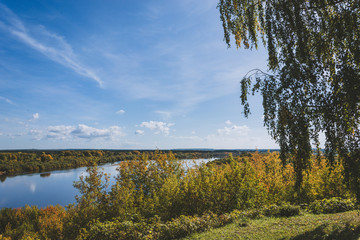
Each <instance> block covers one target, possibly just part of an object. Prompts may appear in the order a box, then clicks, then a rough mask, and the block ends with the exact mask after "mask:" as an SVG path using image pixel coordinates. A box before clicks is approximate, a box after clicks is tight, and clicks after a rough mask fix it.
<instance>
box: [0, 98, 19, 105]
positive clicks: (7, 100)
mask: <svg viewBox="0 0 360 240" xmlns="http://www.w3.org/2000/svg"><path fill="white" fill-rule="evenodd" d="M0 100H3V101H5V102H7V103H9V104H12V105H15V103H14V102H13V101H11V100H10V99H8V98H5V97H2V96H0Z"/></svg>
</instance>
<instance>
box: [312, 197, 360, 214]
mask: <svg viewBox="0 0 360 240" xmlns="http://www.w3.org/2000/svg"><path fill="white" fill-rule="evenodd" d="M354 209H355V203H354V201H353V200H352V199H342V198H337V197H334V198H330V199H323V200H317V201H314V202H312V203H310V204H309V206H308V210H309V211H310V212H312V213H315V214H320V213H338V212H346V211H350V210H354Z"/></svg>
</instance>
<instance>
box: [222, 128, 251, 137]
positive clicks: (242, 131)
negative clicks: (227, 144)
mask: <svg viewBox="0 0 360 240" xmlns="http://www.w3.org/2000/svg"><path fill="white" fill-rule="evenodd" d="M249 131H250V128H249V127H248V126H246V125H243V126H237V125H232V126H231V127H224V128H221V129H218V130H217V133H218V135H220V136H229V135H237V136H246V135H247V134H248V132H249Z"/></svg>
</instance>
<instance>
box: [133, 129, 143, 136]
mask: <svg viewBox="0 0 360 240" xmlns="http://www.w3.org/2000/svg"><path fill="white" fill-rule="evenodd" d="M135 135H144V131H143V130H136V131H135Z"/></svg>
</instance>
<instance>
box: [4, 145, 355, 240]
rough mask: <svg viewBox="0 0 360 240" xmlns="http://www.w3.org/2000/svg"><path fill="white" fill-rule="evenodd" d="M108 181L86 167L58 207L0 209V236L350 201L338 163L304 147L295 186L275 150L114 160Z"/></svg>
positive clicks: (151, 232)
mask: <svg viewBox="0 0 360 240" xmlns="http://www.w3.org/2000/svg"><path fill="white" fill-rule="evenodd" d="M117 170H118V174H117V176H114V178H115V183H114V184H112V185H111V186H110V185H109V176H107V175H106V174H104V173H102V171H101V168H99V167H97V166H94V167H89V168H88V170H87V172H88V175H87V176H82V177H80V179H79V181H77V182H75V183H74V187H75V188H77V189H78V190H79V194H78V195H77V196H76V199H75V200H76V201H75V203H74V204H70V205H68V206H66V207H62V206H48V207H46V208H41V209H39V208H37V207H36V206H31V207H30V206H25V207H23V208H18V209H9V208H4V209H2V210H1V211H0V234H1V235H0V239H176V238H180V237H185V236H187V235H189V234H191V233H193V232H198V231H205V230H207V229H209V228H214V227H219V226H223V225H225V224H228V223H231V222H233V221H236V220H237V219H243V218H257V217H261V216H269V217H289V216H294V215H299V214H301V212H303V211H306V212H310V213H315V214H318V213H334V212H342V211H348V210H353V209H355V208H356V206H357V205H356V204H355V203H356V200H355V198H354V197H355V195H354V193H353V192H352V191H351V189H349V188H347V187H346V184H345V181H344V176H343V171H344V168H343V164H342V162H341V160H336V162H335V163H333V165H329V163H328V160H327V159H326V158H325V157H324V156H322V155H312V161H311V168H310V169H309V170H308V171H307V172H306V173H305V174H304V181H303V183H302V186H301V191H300V192H299V191H298V190H297V188H296V187H295V183H296V179H295V174H294V167H293V163H291V162H288V163H287V164H285V165H284V164H283V163H282V162H281V160H280V157H279V153H278V152H267V153H259V152H253V153H248V154H244V155H243V156H236V157H234V156H232V155H231V154H230V155H229V156H228V157H227V158H224V159H222V160H217V161H214V162H209V163H207V164H203V165H201V166H196V167H193V168H190V169H187V168H186V167H185V166H184V165H183V164H182V163H181V161H180V160H178V159H177V158H176V157H175V155H174V154H173V153H172V152H166V153H164V152H160V151H155V152H152V153H151V154H149V153H148V152H143V153H141V154H139V155H137V157H136V158H135V159H133V160H132V161H121V162H120V163H119V167H118V169H117Z"/></svg>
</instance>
